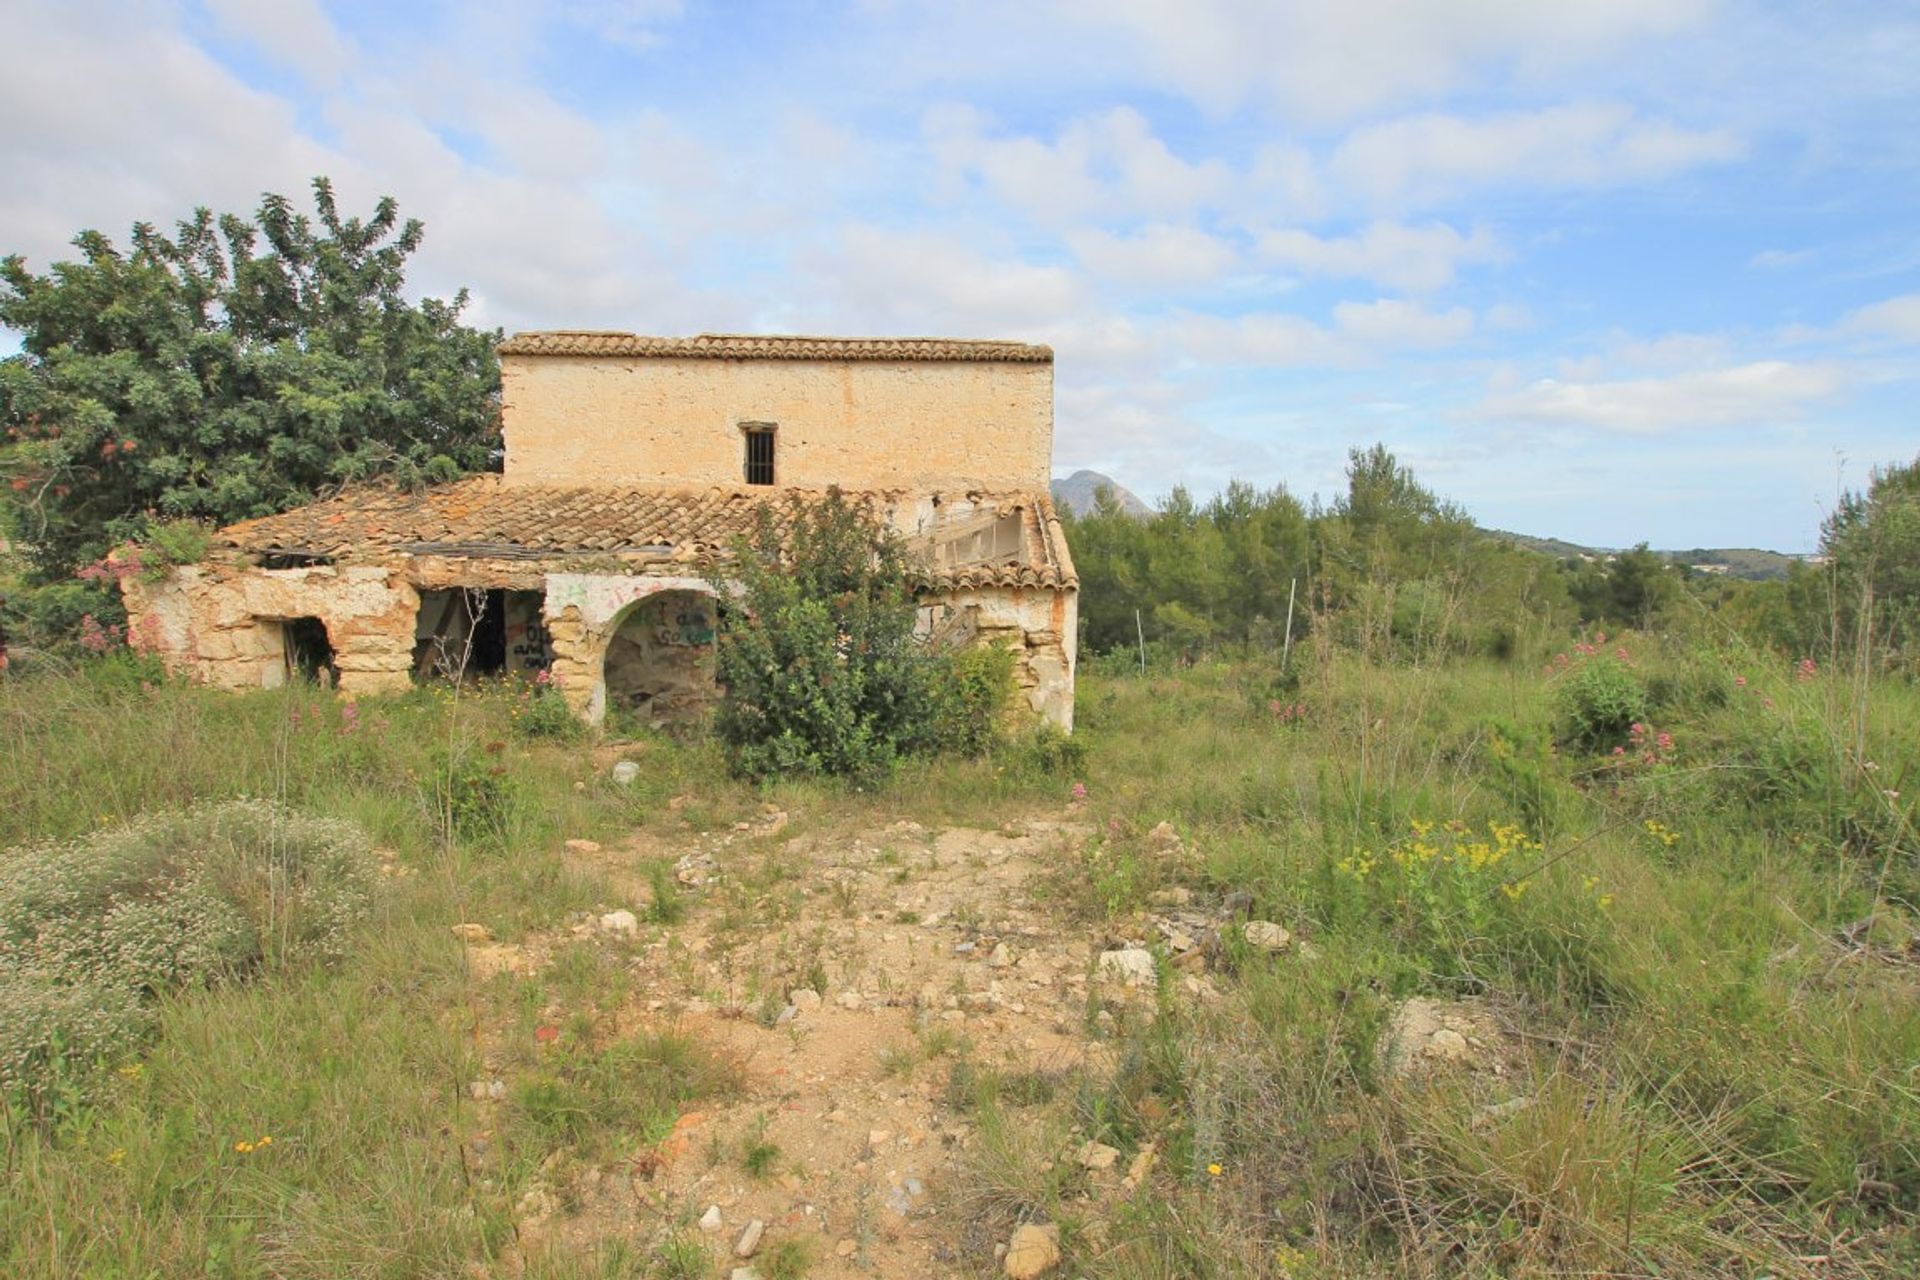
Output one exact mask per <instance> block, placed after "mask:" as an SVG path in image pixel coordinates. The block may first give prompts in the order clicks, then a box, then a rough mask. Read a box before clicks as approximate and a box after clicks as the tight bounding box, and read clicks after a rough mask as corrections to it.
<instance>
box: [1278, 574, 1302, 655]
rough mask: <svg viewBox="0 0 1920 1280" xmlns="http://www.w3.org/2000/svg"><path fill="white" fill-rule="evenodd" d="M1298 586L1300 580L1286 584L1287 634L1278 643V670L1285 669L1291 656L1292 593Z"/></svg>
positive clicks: (1296, 579)
mask: <svg viewBox="0 0 1920 1280" xmlns="http://www.w3.org/2000/svg"><path fill="white" fill-rule="evenodd" d="M1299 586H1300V579H1298V578H1295V579H1293V580H1292V581H1290V582H1288V583H1287V634H1286V638H1285V639H1284V640H1282V641H1281V642H1280V670H1281V671H1285V670H1286V669H1287V659H1288V658H1290V657H1292V656H1293V593H1294V591H1295V590H1297V589H1298V588H1299Z"/></svg>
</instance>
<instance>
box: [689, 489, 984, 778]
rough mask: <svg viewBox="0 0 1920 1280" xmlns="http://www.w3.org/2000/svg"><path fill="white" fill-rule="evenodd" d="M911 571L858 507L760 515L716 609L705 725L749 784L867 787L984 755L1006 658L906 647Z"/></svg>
mask: <svg viewBox="0 0 1920 1280" xmlns="http://www.w3.org/2000/svg"><path fill="white" fill-rule="evenodd" d="M919 572H920V570H919V568H918V566H916V565H915V564H914V563H913V562H912V560H911V559H910V557H909V556H908V554H907V552H906V549H905V547H904V546H903V545H902V544H901V541H900V539H899V538H898V537H897V536H895V535H894V534H892V533H891V532H890V531H889V530H887V529H886V528H885V527H884V526H883V525H882V524H881V523H880V521H879V519H878V518H877V517H876V516H875V514H874V513H873V511H872V510H871V509H870V508H869V506H868V505H867V504H866V503H865V502H863V501H861V500H856V499H849V498H847V497H845V496H844V495H842V494H841V493H839V492H838V491H833V492H830V493H828V494H827V496H826V497H825V498H824V499H821V500H819V501H806V500H803V499H800V498H794V499H792V500H790V501H789V502H787V503H786V504H785V505H784V506H783V507H781V508H779V509H777V510H776V509H773V508H770V507H765V508H762V509H761V511H760V513H759V525H758V527H757V529H756V530H755V533H754V536H753V537H752V539H751V540H750V541H748V542H747V543H746V544H745V545H743V546H741V547H740V548H739V554H738V555H737V556H736V558H735V568H734V570H733V576H734V578H735V580H736V581H737V583H738V585H739V594H738V596H737V597H736V599H735V600H734V601H733V602H732V605H731V607H729V608H727V609H725V610H723V611H722V615H721V626H720V637H719V679H720V685H721V689H722V697H721V702H720V709H719V715H718V718H717V721H716V728H717V730H718V733H719V736H720V739H721V741H722V742H724V743H725V744H726V747H727V752H728V759H729V760H730V762H731V763H732V766H733V768H734V770H735V771H736V772H738V773H741V774H743V775H745V776H748V777H756V778H767V777H778V776H793V775H807V774H844V775H852V776H857V777H869V778H870V777H873V776H875V775H878V774H883V773H885V772H887V771H888V770H890V769H892V768H893V767H894V766H895V765H896V764H897V763H898V762H899V761H900V760H901V759H903V758H905V757H908V756H915V755H929V754H934V753H938V752H941V751H963V752H969V753H972V754H976V755H977V754H979V753H981V752H982V751H984V750H985V749H986V748H987V747H989V746H991V745H992V743H993V741H994V738H995V736H996V734H997V733H998V731H999V728H1000V725H1001V721H1002V718H1003V716H1004V714H1005V711H1006V705H1007V700H1008V698H1009V696H1010V695H1011V693H1012V676H1013V659H1012V655H1011V654H1009V653H1007V652H1005V651H1004V650H992V649H977V650H965V651H944V650H940V649H936V648H933V647H932V646H930V645H928V644H927V643H925V642H923V641H922V640H920V639H917V638H916V637H915V636H914V618H915V612H916V607H915V604H914V596H913V585H914V579H915V576H916V574H917V573H919Z"/></svg>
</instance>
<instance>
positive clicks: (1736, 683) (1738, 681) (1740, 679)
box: [1733, 676, 1747, 689]
mask: <svg viewBox="0 0 1920 1280" xmlns="http://www.w3.org/2000/svg"><path fill="white" fill-rule="evenodd" d="M1733 687H1734V688H1736V689H1744V688H1746V687H1747V678H1746V677H1745V676H1735V677H1734V678H1733Z"/></svg>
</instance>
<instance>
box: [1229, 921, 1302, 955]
mask: <svg viewBox="0 0 1920 1280" xmlns="http://www.w3.org/2000/svg"><path fill="white" fill-rule="evenodd" d="M1241 935H1242V936H1243V937H1245V938H1246V940H1247V945H1248V946H1253V947H1258V948H1260V950H1262V951H1284V950H1286V949H1287V944H1288V943H1290V942H1292V941H1293V935H1292V934H1291V933H1288V932H1287V931H1286V930H1285V929H1283V928H1281V927H1280V926H1279V925H1277V924H1275V923H1274V922H1273V921H1271V920H1250V921H1248V922H1247V926H1246V928H1244V929H1242V930H1241Z"/></svg>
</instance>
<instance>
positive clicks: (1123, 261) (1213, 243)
mask: <svg viewBox="0 0 1920 1280" xmlns="http://www.w3.org/2000/svg"><path fill="white" fill-rule="evenodd" d="M1067 243H1068V244H1069V245H1071V246H1072V248H1073V252H1074V255H1075V256H1076V257H1078V258H1079V259H1080V261H1081V263H1082V265H1084V266H1085V267H1086V268H1087V270H1088V271H1089V272H1091V273H1092V274H1093V276H1094V277H1095V278H1096V279H1097V280H1100V281H1102V282H1107V283H1114V284H1120V285H1127V286H1144V287H1148V288H1163V289H1183V288H1191V287H1193V286H1196V285H1202V284H1208V283H1211V282H1212V281H1215V280H1218V279H1219V278H1220V277H1221V276H1223V275H1225V274H1226V273H1227V272H1229V271H1231V270H1232V269H1233V266H1234V263H1235V261H1236V259H1237V258H1238V253H1237V252H1236V250H1235V249H1234V246H1233V245H1232V244H1231V243H1229V242H1228V241H1226V240H1224V239H1222V238H1221V237H1219V236H1216V235H1211V234H1209V233H1207V232H1205V231H1202V230H1200V229H1199V228H1197V227H1187V226H1169V225H1168V224H1166V223H1153V224H1151V225H1149V226H1147V227H1144V228H1142V229H1141V230H1140V231H1138V232H1136V233H1135V234H1133V235H1126V236H1122V235H1114V234H1113V233H1111V232H1107V231H1101V230H1098V229H1087V230H1081V231H1074V232H1069V233H1068V235H1067Z"/></svg>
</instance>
